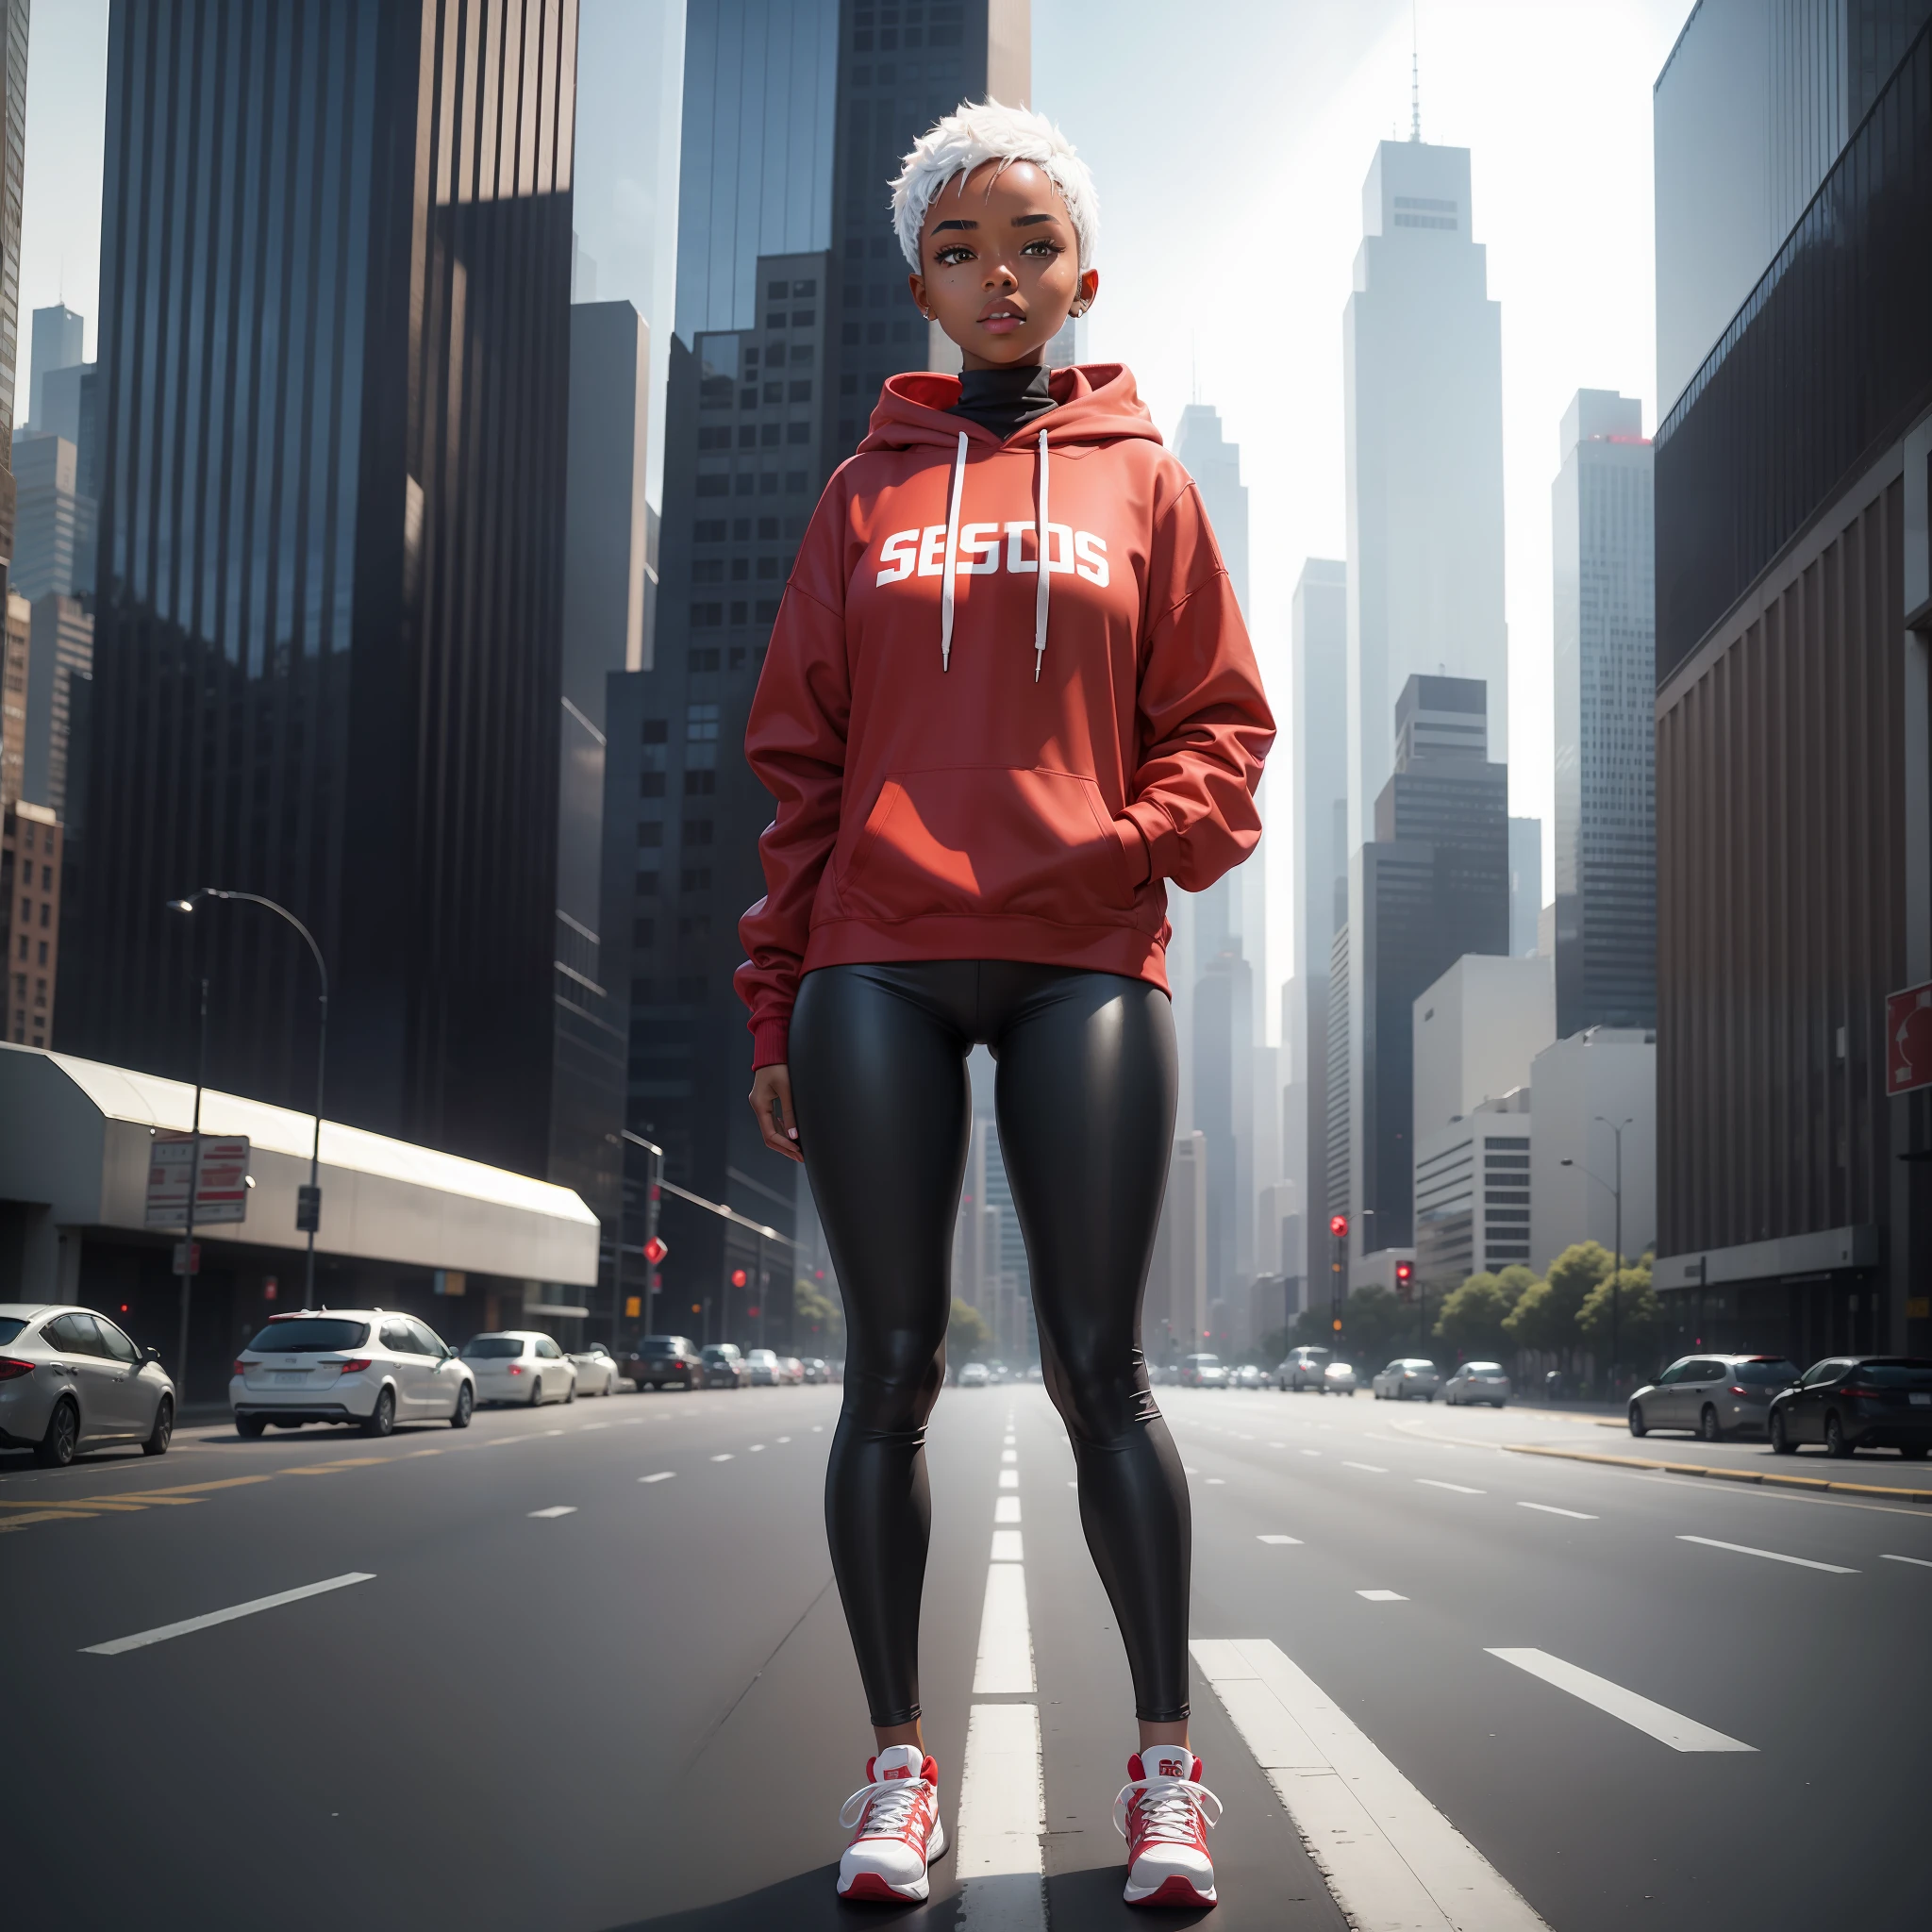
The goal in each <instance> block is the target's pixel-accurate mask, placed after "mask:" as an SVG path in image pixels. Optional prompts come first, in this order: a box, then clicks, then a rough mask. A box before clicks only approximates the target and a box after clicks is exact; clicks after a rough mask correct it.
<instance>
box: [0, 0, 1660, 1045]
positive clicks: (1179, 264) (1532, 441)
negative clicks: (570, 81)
mask: <svg viewBox="0 0 1932 1932" xmlns="http://www.w3.org/2000/svg"><path fill="white" fill-rule="evenodd" d="M1689 11H1690V0H1416V4H1415V6H1414V10H1413V19H1414V25H1415V34H1416V41H1417V43H1418V45H1419V48H1420V55H1421V74H1422V125H1423V134H1424V139H1425V140H1429V141H1437V142H1449V143H1454V144H1456V145H1459V146H1467V147H1468V148H1469V149H1470V151H1471V166H1472V171H1473V176H1474V181H1473V196H1474V233H1475V237H1476V239H1477V240H1478V241H1479V242H1483V243H1484V244H1485V245H1486V247H1487V249H1488V258H1489V261H1488V265H1489V284H1490V292H1491V295H1492V296H1494V297H1495V298H1496V299H1497V300H1498V301H1499V302H1500V303H1501V304H1502V312H1503V410H1504V423H1503V434H1504V478H1505V491H1506V521H1507V566H1506V568H1507V608H1508V621H1509V645H1510V653H1509V662H1510V675H1509V709H1510V729H1509V737H1510V750H1511V755H1512V756H1511V766H1510V809H1511V810H1512V811H1514V812H1517V813H1519V814H1528V815H1531V816H1534V817H1537V818H1541V819H1542V820H1543V822H1544V854H1545V857H1544V873H1543V891H1544V894H1545V896H1546V897H1547V896H1548V895H1549V894H1550V892H1551V891H1552V878H1551V872H1550V860H1549V849H1550V819H1551V813H1552V805H1551V797H1552V791H1551V785H1552V772H1551V753H1550V738H1551V722H1550V707H1551V680H1550V636H1551V588H1550V484H1551V482H1552V480H1553V478H1554V477H1555V475H1556V472H1557V424H1558V422H1559V421H1560V419H1561V416H1562V413H1563V409H1564V407H1565V406H1566V404H1567V403H1568V402H1569V400H1570V397H1571V395H1572V394H1573V393H1574V391H1576V390H1577V389H1579V388H1591V389H1619V390H1622V391H1624V393H1625V394H1626V395H1635V396H1640V397H1641V398H1642V401H1643V412H1644V425H1645V427H1646V429H1649V428H1651V427H1653V426H1654V425H1655V424H1656V420H1657V395H1656V385H1655V375H1654V363H1655V339H1654V326H1655V325H1654V319H1653V307H1654V305H1653V294H1652V238H1651V229H1652V215H1651V144H1650V143H1651V131H1650V101H1651V86H1652V83H1653V82H1654V81H1655V79H1656V78H1657V71H1658V69H1659V68H1660V67H1661V66H1662V64H1663V60H1664V57H1665V56H1666V55H1667V54H1668V53H1669V51H1670V48H1671V44H1672V42H1673V41H1674V39H1675V37H1676V35H1677V32H1678V30H1679V29H1680V28H1681V26H1682V25H1683V23H1684V20H1685V18H1686V17H1687V15H1688V13H1689ZM107 13H108V9H107V0H39V4H38V5H37V6H36V7H35V8H34V12H33V28H32V44H31V48H30V52H29V56H28V71H27V125H26V154H27V160H26V181H25V210H24V215H23V226H22V246H21V309H22V318H21V320H22V331H21V334H22V350H23V354H25V343H26V327H25V323H26V311H28V310H29V309H32V308H38V307H41V306H42V305H43V304H46V303H49V302H53V301H55V300H57V299H58V298H59V296H60V294H61V292H62V290H63V286H64V291H65V296H66V300H67V302H68V303H69V305H70V306H71V307H73V308H78V309H80V310H82V311H83V312H84V313H85V314H86V316H87V318H88V354H89V355H90V356H92V354H93V353H94V321H95V309H96V307H97V300H96V298H97V291H98V283H99V249H100V240H99V227H100V192H101V146H102V125H101V124H102V111H103V102H104V96H105V87H106V70H107ZM1410 24H1411V5H1410V0H1191V4H1183V0H1108V6H1107V7H1106V8H1104V9H1100V10H1096V9H1095V8H1094V7H1093V6H1092V4H1091V0H1033V79H1034V89H1033V92H1034V105H1035V106H1037V107H1039V108H1042V109H1043V110H1044V111H1046V112H1047V113H1049V114H1052V115H1053V116H1054V117H1055V118H1056V119H1057V120H1058V121H1059V122H1060V124H1061V125H1063V126H1064V128H1065V129H1066V131H1067V133H1068V135H1069V136H1070V137H1071V138H1072V139H1073V140H1074V142H1076V143H1077V144H1078V146H1079V148H1080V150H1081V152H1082V153H1083V154H1084V155H1085V156H1086V158H1087V159H1088V161H1089V163H1090V164H1091V167H1092V169H1093V171H1094V175H1095V176H1096V178H1097V180H1098V183H1099V188H1100V194H1101V201H1102V208H1103V225H1104V233H1103V241H1102V248H1101V256H1100V270H1101V297H1100V300H1099V302H1098V303H1097V304H1096V306H1095V308H1094V310H1093V314H1092V317H1091V334H1090V336H1089V350H1088V353H1089V355H1090V356H1091V357H1092V358H1094V359H1119V360H1122V361H1125V362H1127V363H1129V364H1131V366H1132V367H1133V369H1134V372H1135V374H1136V375H1137V376H1138V378H1139V380H1140V384H1141V393H1142V394H1143V395H1144V396H1145V397H1146V398H1147V401H1148V404H1149V407H1150V408H1152V409H1153V411H1154V414H1155V418H1156V420H1157V421H1158V423H1159V424H1160V425H1161V426H1162V428H1163V429H1165V430H1172V428H1173V426H1174V422H1175V420H1176V418H1177V417H1178V415H1179V413H1180V409H1181V407H1182V405H1183V404H1185V403H1186V402H1187V401H1188V400H1189V396H1190V393H1191V389H1192V388H1193V387H1194V386H1195V385H1196V384H1198V390H1199V393H1200V396H1201V399H1202V400H1203V401H1204V402H1208V403H1212V404H1213V405H1214V406H1215V407H1216V408H1219V409H1220V411H1221V413H1222V416H1223V418H1224V422H1225V424H1226V426H1227V433H1228V434H1229V435H1230V436H1231V437H1233V438H1234V439H1235V440H1236V441H1239V442H1240V443H1241V466H1242V474H1243V476H1244V477H1245V479H1246V481H1247V483H1248V486H1249V512H1250V519H1251V522H1250V540H1249V547H1250V554H1251V558H1252V564H1251V574H1252V579H1253V601H1254V606H1255V609H1254V618H1255V630H1256V636H1257V644H1258V645H1259V647H1260V651H1261V656H1262V662H1263V667H1264V669H1265V670H1266V671H1267V673H1268V675H1269V683H1270V687H1271V690H1272V691H1274V695H1275V701H1276V705H1277V708H1280V709H1281V710H1282V711H1283V712H1284V713H1285V711H1286V708H1287V696H1288V675H1287V671H1288V625H1289V600H1290V597H1291V592H1292V591H1293V587H1294V580H1295V577H1296V575H1297V574H1298V573H1299V571H1300V569H1301V565H1302V561H1303V559H1304V558H1307V557H1311V556H1313V557H1340V556H1341V555H1342V550H1343V531H1344V510H1343V503H1342V398H1341V313H1342V308H1343V305H1344V304H1345V302H1346V301H1347V298H1348V292H1349V288H1350V285H1351V276H1352V272H1353V265H1354V260H1355V254H1356V248H1357V242H1359V241H1360V238H1361V187H1362V181H1363V178H1364V177H1365V176H1366V175H1367V173H1368V169H1369V162H1370V160H1371V158H1372V157H1373V155H1374V145H1375V142H1377V141H1378V140H1382V139H1387V138H1389V137H1391V136H1406V135H1407V131H1408V125H1409V50H1410ZM582 45H583V47H584V49H585V50H586V56H587V58H586V60H585V63H584V64H583V66H582V67H581V68H580V71H579V75H578V88H579V156H578V170H577V190H578V194H579V197H580V207H579V209H578V227H579V231H580V232H581V233H582V234H583V235H584V237H585V243H586V246H587V247H588V248H589V250H590V252H591V254H592V255H593V256H594V257H595V258H596V259H597V292H598V294H599V296H600V297H603V298H605V299H608V298H610V297H613V296H620V295H621V296H627V297H629V298H630V299H631V300H633V301H635V302H637V304H638V306H639V307H640V308H642V309H643V310H645V312H646V314H647V316H648V317H649V319H650V320H651V322H652V323H653V333H654V336H655V337H657V338H658V355H657V356H656V357H654V361H655V362H656V365H657V368H658V374H659V376H660V378H661V374H662V369H663V362H662V341H663V338H664V336H665V334H666V332H667V331H668V328H669V325H670V316H669V313H668V306H669V298H670V275H669V273H668V270H669V259H668V258H669V255H670V251H671V249H672V247H673V245H674V239H673V238H674V230H675V205H674V196H673V190H672V184H671V179H670V171H671V169H672V167H673V166H674V165H675V159H674V158H675V138H676V130H675V114H676V85H675V83H676V77H677V76H676V73H675V68H676V63H677V58H678V50H679V48H680V45H681V29H680V26H679V24H678V8H677V7H676V0H583V40H582ZM667 82H669V83H670V85H669V86H668V87H667V85H666V83H667ZM25 375H26V372H25V370H23V371H22V372H21V380H20V382H19V384H18V390H17V393H18V395H19V398H20V403H19V410H20V412H21V413H22V414H24V413H25V407H26V396H27V383H26V380H25ZM652 400H653V417H654V428H655V427H656V426H657V425H656V422H655V419H657V418H659V417H661V415H662V407H661V391H660V392H659V393H658V395H654V397H653V399H652ZM654 440H655V438H654ZM1283 722H1284V724H1285V723H1286V718H1285V716H1284V720H1283ZM1287 790H1288V788H1287V787H1286V786H1283V787H1281V788H1280V789H1279V791H1277V794H1276V795H1277V798H1281V799H1282V800H1283V803H1282V804H1281V805H1277V806H1276V808H1274V811H1273V813H1272V814H1271V817H1272V820H1273V822H1274V826H1275V828H1276V829H1277V831H1279V832H1281V833H1284V834H1285V833H1286V832H1287V831H1288V829H1289V826H1288V820H1287V814H1286V809H1285V796H1284V794H1285V793H1286V791H1287ZM1271 843H1272V850H1271V852H1270V855H1269V898H1270V908H1271V917H1270V932H1269V945H1268V952H1269V959H1268V964H1269V972H1270V977H1271V980H1274V981H1278V980H1279V978H1280V976H1281V974H1282V972H1283V969H1284V968H1285V966H1286V963H1287V961H1288V959H1289V958H1290V947H1289V941H1290V938H1291V932H1290V904H1291V900H1290V889H1291V872H1290V863H1291V841H1290V840H1289V839H1288V838H1287V837H1285V836H1283V837H1278V838H1276V839H1274V841H1271ZM1278 1009H1279V1002H1278V999H1276V998H1275V997H1274V994H1273V991H1272V988H1271V995H1270V999H1269V1003H1268V1011H1269V1017H1270V1025H1271V1029H1272V1027H1273V1026H1274V1024H1275V1021H1276V1017H1277V1015H1278Z"/></svg>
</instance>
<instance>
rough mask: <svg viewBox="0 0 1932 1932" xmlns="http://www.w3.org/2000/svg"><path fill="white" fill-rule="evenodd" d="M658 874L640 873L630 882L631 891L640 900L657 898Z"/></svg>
mask: <svg viewBox="0 0 1932 1932" xmlns="http://www.w3.org/2000/svg"><path fill="white" fill-rule="evenodd" d="M631 889H632V891H635V892H636V894H637V896H638V897H639V898H640V899H655V898H656V897H657V896H658V874H657V873H654V872H641V873H639V874H638V875H637V877H636V878H635V879H634V880H633V881H632V882H631Z"/></svg>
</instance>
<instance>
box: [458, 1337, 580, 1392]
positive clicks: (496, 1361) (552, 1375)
mask: <svg viewBox="0 0 1932 1932" xmlns="http://www.w3.org/2000/svg"><path fill="white" fill-rule="evenodd" d="M463 1360H464V1361H465V1363H467V1364H468V1366H469V1368H470V1370H471V1372H472V1373H473V1374H475V1377H476V1400H477V1401H478V1402H514V1403H519V1404H521V1405H522V1406H523V1407H525V1408H535V1407H537V1405H538V1404H539V1403H540V1402H575V1400H576V1399H577V1366H576V1364H575V1362H574V1361H572V1360H571V1358H570V1357H569V1356H567V1355H565V1354H564V1352H563V1351H562V1349H560V1348H558V1345H557V1343H556V1341H554V1340H552V1338H551V1337H549V1336H548V1335H544V1334H542V1333H541V1332H540V1331H539V1330H537V1329H535V1328H498V1329H496V1330H494V1331H493V1332H492V1333H491V1334H489V1335H473V1336H472V1337H471V1338H470V1340H469V1341H466V1342H464V1343H463Z"/></svg>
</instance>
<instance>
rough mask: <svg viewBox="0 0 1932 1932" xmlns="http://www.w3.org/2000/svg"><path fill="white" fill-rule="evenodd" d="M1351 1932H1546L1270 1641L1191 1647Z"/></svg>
mask: <svg viewBox="0 0 1932 1932" xmlns="http://www.w3.org/2000/svg"><path fill="white" fill-rule="evenodd" d="M1190 1649H1191V1651H1192V1652H1193V1657H1194V1661H1195V1662H1196V1663H1197V1664H1198V1665H1199V1666H1200V1668H1201V1674H1202V1675H1203V1676H1205V1677H1206V1678H1207V1679H1208V1682H1209V1683H1210V1684H1211V1685H1213V1687H1214V1691H1215V1694H1216V1695H1217V1696H1218V1697H1219V1698H1220V1699H1221V1701H1222V1703H1223V1704H1224V1706H1225V1707H1226V1709H1227V1714H1228V1716H1229V1717H1230V1718H1231V1719H1232V1720H1233V1722H1234V1727H1235V1729H1236V1730H1238V1731H1239V1732H1240V1733H1241V1739H1242V1740H1243V1741H1244V1742H1245V1743H1246V1745H1247V1747H1248V1749H1249V1750H1250V1751H1252V1752H1253V1753H1254V1755H1255V1759H1256V1761H1257V1763H1258V1764H1259V1765H1260V1767H1261V1769H1262V1771H1263V1772H1265V1773H1266V1774H1267V1776H1268V1781H1269V1783H1270V1784H1272V1785H1273V1786H1274V1789H1275V1790H1276V1792H1277V1793H1279V1795H1280V1798H1281V1802H1282V1803H1283V1804H1284V1805H1285V1806H1287V1807H1288V1810H1289V1813H1290V1815H1291V1817H1292V1818H1293V1820H1294V1822H1295V1824H1296V1827H1297V1828H1298V1829H1299V1830H1300V1832H1301V1835H1302V1837H1303V1838H1304V1840H1306V1841H1307V1846H1308V1851H1309V1854H1310V1856H1311V1857H1313V1858H1314V1860H1315V1863H1316V1865H1317V1866H1319V1867H1320V1869H1321V1871H1322V1874H1323V1875H1324V1877H1325V1878H1326V1879H1327V1881H1328V1887H1329V1890H1331V1891H1333V1892H1334V1894H1335V1896H1336V1898H1337V1900H1338V1901H1339V1902H1340V1903H1341V1907H1342V1908H1343V1910H1344V1911H1346V1912H1347V1913H1348V1914H1349V1917H1350V1920H1351V1923H1353V1924H1360V1925H1364V1926H1375V1927H1388V1926H1402V1927H1405V1928H1408V1932H1547V1928H1546V1927H1545V1926H1544V1924H1543V1921H1542V1920H1541V1919H1540V1918H1539V1917H1538V1916H1537V1915H1536V1913H1535V1912H1533V1911H1532V1910H1531V1909H1530V1907H1528V1906H1527V1905H1526V1904H1525V1903H1524V1900H1523V1898H1522V1896H1521V1894H1520V1893H1518V1892H1517V1890H1515V1888H1514V1887H1513V1886H1511V1885H1510V1884H1509V1882H1508V1880H1507V1879H1506V1878H1505V1877H1504V1876H1503V1875H1502V1874H1501V1873H1499V1872H1498V1871H1497V1870H1496V1869H1495V1867H1494V1866H1492V1865H1491V1863H1490V1862H1489V1860H1488V1859H1486V1858H1485V1857H1483V1856H1482V1854H1481V1853H1480V1852H1478V1851H1477V1850H1476V1849H1475V1847H1474V1845H1472V1844H1471V1843H1470V1842H1469V1840H1467V1839H1465V1838H1464V1837H1463V1836H1462V1834H1461V1833H1460V1832H1459V1831H1457V1829H1456V1827H1455V1826H1454V1825H1453V1824H1450V1822H1449V1821H1448V1819H1446V1818H1445V1817H1443V1815H1442V1814H1441V1812H1440V1811H1439V1810H1437V1809H1436V1807H1434V1806H1433V1805H1431V1804H1430V1803H1429V1801H1428V1800H1427V1799H1426V1798H1425V1797H1424V1796H1423V1794H1422V1793H1421V1792H1420V1791H1419V1790H1416V1788H1415V1787H1414V1786H1413V1785H1412V1784H1410V1783H1409V1781H1408V1780H1407V1778H1406V1777H1404V1776H1403V1774H1401V1772H1399V1771H1398V1770H1397V1769H1396V1768H1395V1766H1394V1765H1393V1764H1391V1762H1390V1760H1389V1759H1388V1758H1387V1757H1384V1756H1383V1754H1382V1752H1381V1751H1380V1750H1379V1749H1378V1748H1377V1746H1376V1745H1375V1744H1374V1742H1373V1740H1371V1739H1370V1738H1369V1737H1368V1736H1367V1734H1366V1733H1365V1732H1363V1731H1362V1729H1361V1728H1360V1727H1359V1726H1358V1725H1357V1724H1356V1723H1355V1722H1354V1720H1353V1719H1351V1718H1350V1717H1348V1716H1347V1715H1346V1714H1345V1713H1344V1712H1343V1711H1342V1710H1341V1708H1340V1707H1339V1706H1337V1705H1336V1703H1335V1702H1334V1700H1333V1699H1332V1698H1330V1697H1328V1696H1327V1695H1326V1694H1325V1693H1324V1691H1323V1690H1322V1689H1321V1687H1320V1686H1319V1685H1318V1684H1316V1683H1314V1682H1313V1681H1312V1680H1311V1679H1310V1678H1309V1677H1308V1676H1307V1674H1306V1673H1305V1672H1304V1671H1302V1670H1301V1669H1300V1668H1299V1667H1298V1666H1297V1665H1296V1664H1295V1663H1294V1662H1293V1661H1292V1659H1291V1658H1290V1657H1286V1656H1285V1655H1284V1654H1283V1653H1282V1652H1281V1651H1280V1650H1279V1649H1278V1648H1277V1647H1276V1646H1275V1645H1274V1644H1273V1643H1271V1642H1269V1641H1267V1640H1265V1639H1258V1638H1257V1639H1236V1640H1232V1641H1199V1642H1196V1643H1193V1644H1191V1645H1190Z"/></svg>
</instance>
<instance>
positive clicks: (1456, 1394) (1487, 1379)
mask: <svg viewBox="0 0 1932 1932" xmlns="http://www.w3.org/2000/svg"><path fill="white" fill-rule="evenodd" d="M1442 1400H1443V1401H1444V1402H1445V1403H1447V1404H1448V1405H1449V1406H1450V1407H1452V1408H1453V1407H1456V1406H1457V1404H1458V1403H1461V1404H1467V1403H1472V1402H1491V1403H1494V1404H1495V1406H1496V1407H1498V1408H1501V1407H1503V1405H1504V1404H1505V1403H1507V1401H1508V1400H1509V1377H1508V1375H1507V1374H1505V1373H1504V1369H1503V1364H1502V1363H1501V1362H1464V1363H1463V1364H1462V1365H1461V1366H1460V1367H1459V1368H1458V1369H1457V1371H1456V1373H1455V1374H1453V1375H1451V1376H1450V1377H1449V1379H1448V1380H1447V1381H1446V1382H1444V1383H1443V1384H1442Z"/></svg>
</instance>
